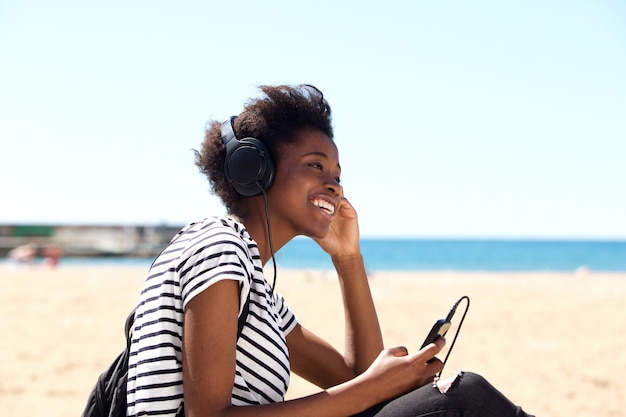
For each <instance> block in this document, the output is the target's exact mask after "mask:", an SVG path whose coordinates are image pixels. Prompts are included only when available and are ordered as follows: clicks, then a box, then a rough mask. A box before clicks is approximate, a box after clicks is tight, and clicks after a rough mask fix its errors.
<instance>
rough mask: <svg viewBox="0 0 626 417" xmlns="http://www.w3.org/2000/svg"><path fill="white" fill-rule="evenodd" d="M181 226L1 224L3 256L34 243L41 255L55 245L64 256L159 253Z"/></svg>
mask: <svg viewBox="0 0 626 417" xmlns="http://www.w3.org/2000/svg"><path fill="white" fill-rule="evenodd" d="M181 227H182V226H169V225H158V226H154V225H36V224H0V257H6V256H7V255H8V253H9V252H10V251H11V250H13V249H14V248H17V247H20V246H23V245H32V246H34V247H35V248H36V250H37V252H38V255H43V253H44V251H45V249H46V248H49V247H55V248H58V249H60V251H61V253H62V256H78V257H81V256H82V257H94V256H137V257H149V256H154V255H156V254H158V253H159V252H160V251H161V249H163V247H164V246H165V245H167V243H168V242H169V241H170V240H171V239H172V237H174V235H175V234H176V233H177V232H178V231H179V230H180V229H181Z"/></svg>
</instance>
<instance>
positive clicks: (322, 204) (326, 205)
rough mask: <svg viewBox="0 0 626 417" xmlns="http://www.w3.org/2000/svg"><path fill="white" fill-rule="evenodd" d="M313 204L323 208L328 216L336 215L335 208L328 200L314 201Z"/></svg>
mask: <svg viewBox="0 0 626 417" xmlns="http://www.w3.org/2000/svg"><path fill="white" fill-rule="evenodd" d="M313 204H314V205H316V206H317V207H319V208H321V209H322V210H324V211H325V212H327V213H328V214H334V213H335V206H334V205H332V204H331V203H329V202H328V201H326V200H313Z"/></svg>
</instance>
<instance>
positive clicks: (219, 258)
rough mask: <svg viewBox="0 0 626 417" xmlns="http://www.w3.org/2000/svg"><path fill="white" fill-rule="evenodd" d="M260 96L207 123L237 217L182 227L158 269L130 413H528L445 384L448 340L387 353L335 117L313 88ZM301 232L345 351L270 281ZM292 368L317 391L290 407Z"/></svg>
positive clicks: (200, 157) (213, 163)
mask: <svg viewBox="0 0 626 417" xmlns="http://www.w3.org/2000/svg"><path fill="white" fill-rule="evenodd" d="M260 89H261V91H262V95H261V96H260V97H259V98H255V99H251V100H250V101H248V102H247V103H246V105H245V107H244V109H243V111H242V113H241V114H239V115H238V116H237V117H233V118H231V119H227V120H226V121H223V122H222V121H213V122H211V123H210V124H209V125H207V129H206V134H205V139H204V142H203V143H202V147H201V149H200V150H199V151H197V152H196V165H197V166H198V167H199V168H200V170H201V172H202V173H203V174H205V175H206V177H207V178H208V180H209V183H210V187H211V190H212V192H214V193H215V194H216V195H217V196H219V197H220V198H221V199H222V201H223V203H224V205H225V206H226V208H227V211H228V214H226V215H218V216H212V217H207V218H205V219H202V220H199V221H197V222H195V223H191V224H189V225H188V226H186V227H185V228H183V229H182V230H181V231H180V232H179V233H178V234H177V235H176V236H175V237H174V238H173V239H172V241H171V242H170V244H169V245H168V246H167V247H166V248H165V249H164V250H163V252H162V253H161V254H160V255H159V256H158V257H157V258H156V259H155V261H154V263H153V265H152V267H151V268H150V271H149V273H148V277H147V278H146V281H145V285H144V287H143V290H142V292H141V295H140V299H139V303H138V307H137V310H136V313H135V322H134V328H133V337H132V345H131V354H130V362H129V373H128V387H127V400H128V416H142V415H161V416H175V415H183V410H184V415H186V416H188V417H190V416H191V417H193V416H255V417H260V416H272V417H280V416H288V417H294V416H315V417H323V416H353V415H358V416H394V417H402V416H412V417H416V416H460V415H468V416H469V415H471V416H483V417H489V416H493V417H496V416H497V417H505V416H527V415H528V414H526V413H525V412H523V411H522V410H521V408H519V407H518V406H516V405H514V404H513V403H511V402H510V401H509V400H508V399H507V398H505V397H504V396H503V395H502V394H501V393H500V392H499V391H497V390H496V389H495V388H494V387H493V386H492V385H490V384H489V383H488V382H487V381H486V380H485V379H484V378H482V377H481V376H479V375H477V374H474V373H471V372H461V373H459V374H458V375H455V376H454V377H453V378H451V379H446V380H442V381H435V375H437V374H438V373H439V371H440V370H441V369H442V367H443V364H442V361H441V360H439V359H438V358H437V357H436V355H437V353H438V352H439V351H440V350H441V349H442V347H443V346H444V344H445V340H444V339H443V338H439V339H437V340H436V341H435V342H434V343H431V344H429V345H427V346H426V347H424V348H423V349H421V350H419V351H417V352H408V351H407V349H406V348H404V347H392V348H385V347H384V344H383V340H382V335H381V330H380V326H379V322H378V318H377V314H376V310H375V306H374V302H373V299H372V295H371V293H370V289H369V284H368V279H367V276H366V271H365V267H364V263H363V258H362V255H361V251H360V246H359V226H358V220H357V213H356V211H355V209H354V207H353V206H352V205H351V204H350V202H349V201H348V199H347V198H346V197H345V195H344V189H343V187H342V185H341V182H340V177H341V166H340V164H339V153H338V150H337V147H336V145H335V143H334V141H333V128H332V124H331V110H330V107H329V105H328V103H327V101H326V99H325V98H324V96H323V94H322V93H321V92H320V91H319V90H318V89H317V88H315V87H313V86H308V85H300V86H276V87H271V86H262V87H260ZM380 174H381V177H389V176H392V175H393V173H392V172H381V173H380ZM372 192H373V193H376V194H378V195H379V196H380V198H387V197H388V196H386V195H385V191H384V188H383V187H381V188H380V189H373V190H372ZM176 198H180V199H181V204H184V196H177V197H176ZM299 235H303V236H308V237H310V238H312V239H314V240H315V242H317V244H319V246H320V247H321V248H322V249H323V250H324V251H325V252H326V253H328V255H329V256H330V258H331V260H332V262H333V264H334V266H335V269H336V273H337V279H338V280H339V282H340V286H341V293H342V294H341V295H342V299H343V304H344V310H345V328H346V330H345V340H346V347H345V352H344V353H341V352H339V351H338V350H337V349H335V348H334V347H333V346H331V345H330V344H329V343H327V342H326V341H324V340H322V339H321V338H320V337H318V336H316V335H315V334H313V333H312V332H311V331H309V330H307V329H306V328H305V327H304V326H302V325H301V324H300V323H299V322H298V320H297V318H296V315H295V314H294V313H293V312H292V310H291V308H290V307H289V306H288V305H287V302H286V300H285V299H284V298H283V297H282V296H281V295H280V293H279V288H280V279H279V280H278V282H277V280H276V278H277V276H276V265H274V268H273V271H274V275H273V277H272V279H269V280H267V279H266V277H265V276H264V274H263V267H264V265H266V263H267V262H268V261H269V260H270V259H272V260H273V258H274V254H275V252H276V251H278V250H280V248H281V247H283V246H284V245H285V244H287V242H289V241H290V240H291V239H293V238H294V237H296V236H299ZM278 278H280V276H278ZM311 297H324V294H311ZM240 326H241V327H240ZM411 337H414V335H413V334H411ZM291 372H294V373H296V374H298V375H300V376H302V377H303V378H305V379H306V380H308V381H311V382H313V383H314V384H316V385H317V386H319V387H320V388H321V390H320V392H319V393H317V394H313V395H310V396H307V397H304V398H298V399H293V400H289V401H285V399H284V395H285V393H286V391H287V387H288V385H289V378H290V373H291Z"/></svg>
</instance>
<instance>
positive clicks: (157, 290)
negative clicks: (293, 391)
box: [127, 217, 296, 416]
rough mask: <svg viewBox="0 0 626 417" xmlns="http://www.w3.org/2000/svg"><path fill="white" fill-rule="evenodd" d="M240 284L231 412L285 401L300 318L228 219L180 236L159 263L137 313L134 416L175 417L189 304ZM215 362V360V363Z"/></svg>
mask: <svg viewBox="0 0 626 417" xmlns="http://www.w3.org/2000/svg"><path fill="white" fill-rule="evenodd" d="M223 279H233V280H236V281H238V282H239V285H240V288H241V291H240V294H241V299H240V301H239V311H240V312H241V311H242V309H243V306H244V303H245V301H246V297H248V296H249V297H250V298H249V313H248V316H247V318H246V321H245V325H244V327H243V330H242V332H241V335H240V336H239V339H238V340H237V353H236V361H237V363H236V375H235V381H234V385H233V390H232V395H231V402H232V404H233V405H250V404H265V403H270V402H277V401H282V400H283V399H284V394H285V392H286V391H287V387H288V385H289V353H288V350H287V344H286V341H285V336H286V335H287V334H288V333H289V332H290V331H291V330H292V329H293V328H294V326H295V325H296V318H295V316H294V315H293V313H292V312H291V310H290V309H289V308H288V306H287V305H286V303H285V302H284V299H283V298H282V296H280V295H279V294H278V293H276V292H274V293H272V289H271V286H270V285H269V284H268V282H267V281H266V280H265V278H264V276H263V267H262V264H261V259H260V255H259V250H258V248H257V245H256V243H255V242H254V241H253V240H252V238H251V237H250V235H249V234H248V232H247V231H246V230H245V228H244V227H243V225H242V224H240V223H238V222H236V221H235V220H233V219H232V218H230V217H211V218H207V219H204V220H203V221H201V222H198V223H192V224H190V225H188V226H186V227H185V228H184V229H182V230H181V231H180V232H179V233H178V234H177V235H176V236H175V237H174V239H172V241H171V242H170V244H169V245H168V246H167V247H166V248H165V250H163V252H162V253H161V254H160V255H159V256H158V257H157V258H156V259H155V261H154V263H153V265H152V267H151V268H150V271H149V273H148V277H147V278H146V281H145V284H144V287H143V290H142V292H141V296H140V299H139V304H138V306H137V310H136V312H135V322H134V327H133V335H132V344H131V351H130V359H129V367H128V386H127V401H128V414H127V415H128V416H143V415H162V416H167V415H175V413H176V410H177V409H178V407H179V406H180V404H181V402H182V400H183V385H182V350H181V346H182V334H183V332H182V330H183V327H182V326H183V314H184V311H185V307H186V305H187V303H188V302H189V300H191V299H192V298H193V297H194V296H195V295H197V294H198V293H200V292H202V291H203V290H205V289H206V288H208V287H209V286H211V285H212V284H214V283H215V282H218V281H220V280H223ZM209 360H210V358H209Z"/></svg>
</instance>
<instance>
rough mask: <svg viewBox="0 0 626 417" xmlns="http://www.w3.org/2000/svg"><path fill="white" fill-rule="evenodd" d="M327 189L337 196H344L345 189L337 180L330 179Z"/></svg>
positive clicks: (327, 182)
mask: <svg viewBox="0 0 626 417" xmlns="http://www.w3.org/2000/svg"><path fill="white" fill-rule="evenodd" d="M325 186H326V189H327V190H328V191H330V192H331V193H332V194H333V195H335V196H343V187H342V186H341V184H339V181H337V179H336V178H330V179H329V180H327V181H326V185H325Z"/></svg>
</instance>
